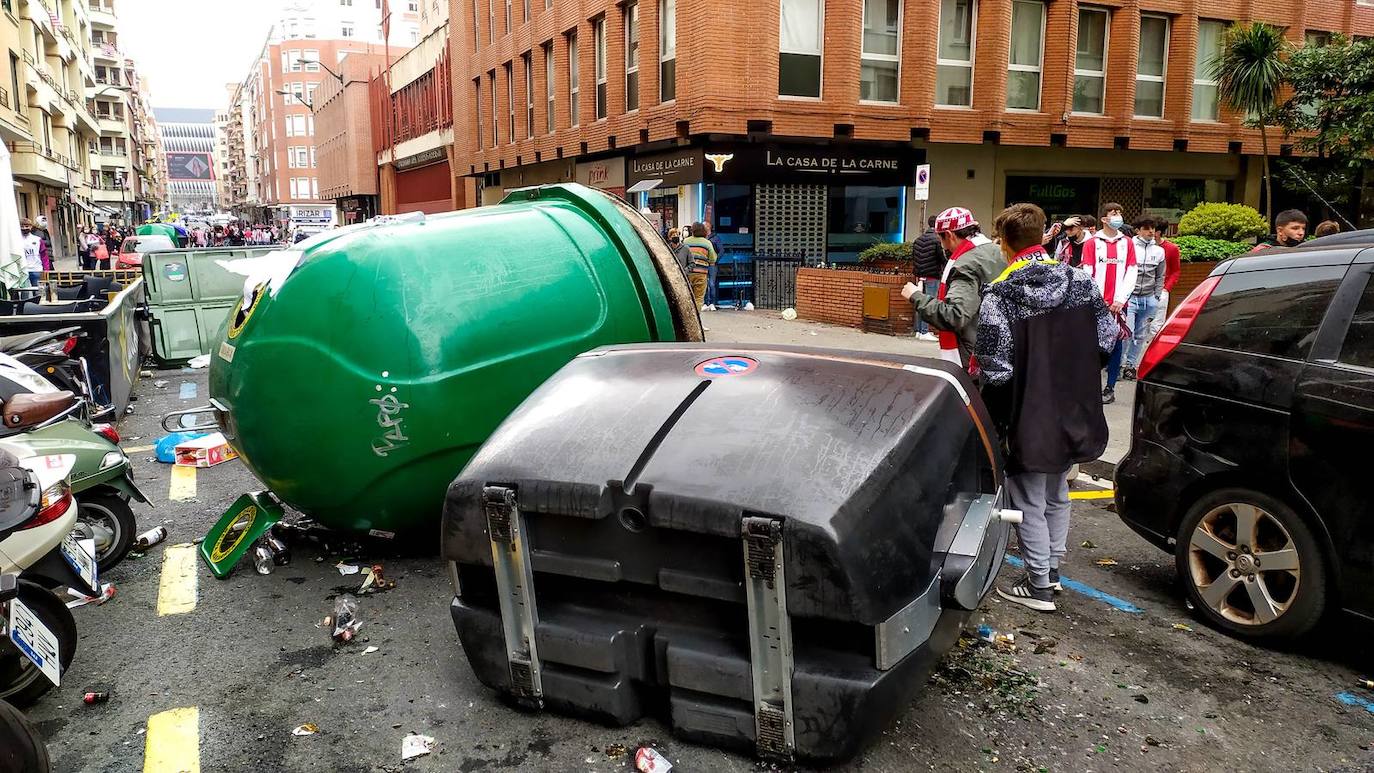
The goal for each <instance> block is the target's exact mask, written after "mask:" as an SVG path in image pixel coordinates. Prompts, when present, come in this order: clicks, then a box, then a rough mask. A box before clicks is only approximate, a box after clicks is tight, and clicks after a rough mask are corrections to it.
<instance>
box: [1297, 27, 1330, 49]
mask: <svg viewBox="0 0 1374 773" xmlns="http://www.w3.org/2000/svg"><path fill="white" fill-rule="evenodd" d="M1302 43H1303V45H1304V46H1314V47H1317V48H1320V47H1322V46H1329V45H1331V33H1330V32H1322V31H1320V30H1308V31H1307V33H1306V34H1304V35H1303V36H1302Z"/></svg>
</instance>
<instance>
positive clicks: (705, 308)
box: [701, 303, 711, 311]
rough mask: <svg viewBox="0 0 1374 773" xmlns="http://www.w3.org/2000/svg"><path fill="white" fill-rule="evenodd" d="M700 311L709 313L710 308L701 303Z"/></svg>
mask: <svg viewBox="0 0 1374 773" xmlns="http://www.w3.org/2000/svg"><path fill="white" fill-rule="evenodd" d="M701 310H702V311H710V310H711V307H710V306H709V305H707V304H705V303H703V304H701Z"/></svg>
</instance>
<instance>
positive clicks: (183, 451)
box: [159, 432, 239, 467]
mask: <svg viewBox="0 0 1374 773" xmlns="http://www.w3.org/2000/svg"><path fill="white" fill-rule="evenodd" d="M172 455H173V457H174V458H175V464H176V465H177V466H178V467H214V466H215V465H217V464H222V463H224V462H227V461H230V460H232V459H237V458H239V452H238V451H235V450H234V447H233V446H231V445H229V440H228V439H227V438H225V437H224V433H223V432H215V433H212V434H209V435H204V436H202V437H198V438H195V439H194V440H186V441H183V442H181V443H177V444H176V446H175V447H174V448H173V449H172ZM159 456H161V454H159Z"/></svg>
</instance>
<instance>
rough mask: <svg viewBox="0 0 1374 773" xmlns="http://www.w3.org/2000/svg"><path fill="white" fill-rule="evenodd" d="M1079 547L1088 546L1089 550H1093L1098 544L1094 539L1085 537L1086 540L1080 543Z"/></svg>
mask: <svg viewBox="0 0 1374 773" xmlns="http://www.w3.org/2000/svg"><path fill="white" fill-rule="evenodd" d="M1079 547H1080V548H1087V549H1088V550H1092V549H1093V548H1095V547H1097V546H1096V545H1094V544H1093V541H1092V540H1090V539H1085V540H1083V543H1082V544H1080V545H1079Z"/></svg>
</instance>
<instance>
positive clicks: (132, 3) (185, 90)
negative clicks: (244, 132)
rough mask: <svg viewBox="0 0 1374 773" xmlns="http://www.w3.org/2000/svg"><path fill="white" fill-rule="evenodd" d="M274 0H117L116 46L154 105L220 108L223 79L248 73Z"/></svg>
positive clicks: (269, 24)
mask: <svg viewBox="0 0 1374 773" xmlns="http://www.w3.org/2000/svg"><path fill="white" fill-rule="evenodd" d="M280 6H281V3H280V2H279V1H278V0H233V2H225V1H224V0H176V2H174V3H168V2H165V0H117V2H116V4H115V12H116V13H117V14H118V18H119V26H118V28H117V29H118V31H119V36H120V40H121V43H120V46H119V47H120V49H122V50H123V51H124V53H125V54H126V55H127V56H130V57H132V58H133V60H134V61H135V62H136V63H137V65H138V71H139V72H140V73H141V74H143V75H145V76H147V78H148V81H149V83H148V85H149V88H150V90H151V92H152V94H151V98H150V100H149V101H151V102H152V104H154V105H158V106H159V107H204V108H212V109H213V108H220V107H223V106H224V105H225V104H227V102H228V98H227V97H226V96H225V93H224V84H226V83H237V82H239V81H242V80H243V79H244V76H246V75H247V74H248V68H249V67H250V66H251V65H252V63H253V61H254V58H255V57H256V56H257V54H258V52H259V51H261V50H262V44H263V43H264V42H265V41H266V40H267V33H268V31H269V30H270V29H271V27H272V21H273V20H274V19H275V18H276V17H277V15H278V13H279V10H280Z"/></svg>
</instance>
